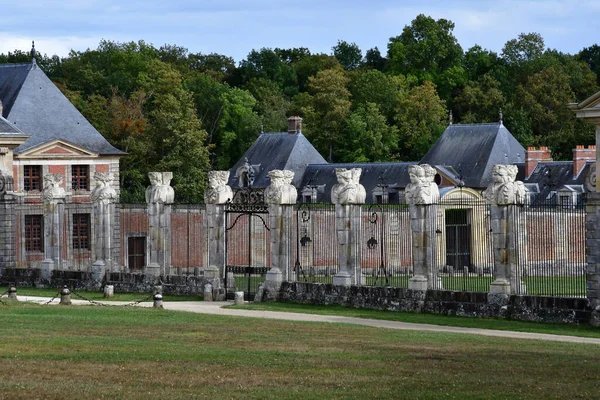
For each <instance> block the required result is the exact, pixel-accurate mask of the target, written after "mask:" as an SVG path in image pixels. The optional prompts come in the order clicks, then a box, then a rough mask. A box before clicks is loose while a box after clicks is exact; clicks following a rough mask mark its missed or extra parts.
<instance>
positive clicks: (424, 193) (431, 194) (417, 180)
mask: <svg viewBox="0 0 600 400" xmlns="http://www.w3.org/2000/svg"><path fill="white" fill-rule="evenodd" d="M435 174H436V171H435V168H433V167H432V166H430V165H429V164H421V165H411V166H409V167H408V175H409V176H410V183H409V184H408V185H406V189H405V192H404V195H405V198H406V202H407V203H408V204H434V203H437V202H438V201H439V199H440V191H439V189H438V186H437V185H436V183H435V182H434V180H435Z"/></svg>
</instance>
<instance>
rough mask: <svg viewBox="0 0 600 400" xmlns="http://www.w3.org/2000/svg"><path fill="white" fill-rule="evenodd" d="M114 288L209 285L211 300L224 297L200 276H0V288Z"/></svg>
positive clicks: (169, 289) (32, 272) (189, 291)
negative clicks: (96, 277)
mask: <svg viewBox="0 0 600 400" xmlns="http://www.w3.org/2000/svg"><path fill="white" fill-rule="evenodd" d="M105 284H107V285H114V287H115V291H116V292H131V293H149V292H152V291H153V290H154V287H155V286H156V285H161V286H162V287H163V293H165V294H176V295H202V294H204V285H206V284H211V285H212V287H213V298H215V299H221V298H224V296H225V293H224V292H223V290H222V289H221V284H220V280H219V279H214V278H207V277H204V276H203V275H202V274H199V275H197V276H195V275H168V276H166V277H164V278H163V279H162V280H157V279H155V277H154V276H147V275H144V274H134V273H124V272H112V273H108V274H107V275H106V280H104V281H102V282H97V281H94V280H93V279H92V273H91V272H86V271H59V270H54V271H52V277H51V279H50V280H44V279H43V278H42V274H41V270H40V269H39V268H27V269H25V268H7V269H4V272H3V274H2V276H1V277H0V286H9V285H14V286H16V287H37V288H60V287H63V286H67V287H69V288H72V289H79V290H100V289H101V288H102V286H104V285H105Z"/></svg>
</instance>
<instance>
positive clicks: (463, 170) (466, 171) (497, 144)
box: [420, 123, 525, 188]
mask: <svg viewBox="0 0 600 400" xmlns="http://www.w3.org/2000/svg"><path fill="white" fill-rule="evenodd" d="M524 157H525V149H524V148H523V146H521V144H520V143H519V142H518V141H517V140H516V139H515V138H514V137H513V135H512V134H511V133H510V132H509V131H508V130H507V129H506V128H505V127H504V125H502V124H501V123H493V124H454V125H449V126H448V128H446V130H445V131H444V133H443V134H442V136H441V137H440V138H439V139H438V141H437V142H436V143H435V144H434V145H433V146H432V147H431V149H429V151H428V152H427V154H425V156H424V157H423V159H422V160H421V161H420V163H421V164H430V165H446V166H451V167H453V168H454V170H455V171H457V172H458V173H459V174H460V175H461V176H462V180H463V181H464V184H465V186H467V187H472V188H484V187H487V186H488V184H489V182H490V180H491V177H492V167H493V165H494V164H514V163H521V162H524Z"/></svg>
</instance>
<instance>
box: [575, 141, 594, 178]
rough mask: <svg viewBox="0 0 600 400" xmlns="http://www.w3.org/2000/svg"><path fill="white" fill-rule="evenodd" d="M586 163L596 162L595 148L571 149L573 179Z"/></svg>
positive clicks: (580, 147) (578, 147)
mask: <svg viewBox="0 0 600 400" xmlns="http://www.w3.org/2000/svg"><path fill="white" fill-rule="evenodd" d="M587 161H596V146H588V148H587V149H586V148H585V147H584V146H576V148H574V149H573V178H577V177H578V176H579V174H580V173H581V170H583V167H585V163H586V162H587Z"/></svg>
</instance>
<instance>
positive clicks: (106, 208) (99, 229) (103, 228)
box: [92, 172, 117, 282]
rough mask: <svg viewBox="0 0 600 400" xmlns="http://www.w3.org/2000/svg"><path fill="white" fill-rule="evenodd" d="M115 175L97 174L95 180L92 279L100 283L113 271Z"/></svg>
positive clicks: (93, 192)
mask: <svg viewBox="0 0 600 400" xmlns="http://www.w3.org/2000/svg"><path fill="white" fill-rule="evenodd" d="M113 179H114V175H113V174H111V173H110V172H96V173H95V174H94V180H95V181H96V187H95V188H94V190H93V191H92V202H93V211H94V214H93V215H94V230H95V232H94V234H95V242H96V243H95V249H94V250H95V256H96V260H95V261H94V264H93V265H92V278H93V280H94V281H96V282H100V281H101V280H102V278H103V277H104V274H105V273H106V271H107V269H108V271H111V270H112V265H111V264H112V259H111V257H112V255H111V245H112V244H111V235H112V231H113V228H112V227H111V224H112V222H113V217H114V215H115V204H114V200H115V199H116V198H117V192H116V191H115V189H114V188H113V187H112V185H111V182H112V181H113Z"/></svg>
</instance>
